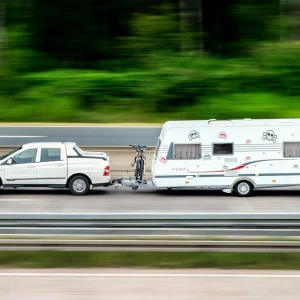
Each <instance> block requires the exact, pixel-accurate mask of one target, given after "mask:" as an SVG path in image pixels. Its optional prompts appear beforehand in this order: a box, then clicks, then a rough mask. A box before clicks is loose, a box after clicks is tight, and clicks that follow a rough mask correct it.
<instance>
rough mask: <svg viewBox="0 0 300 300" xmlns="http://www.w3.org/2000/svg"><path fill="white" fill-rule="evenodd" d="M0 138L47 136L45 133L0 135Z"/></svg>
mask: <svg viewBox="0 0 300 300" xmlns="http://www.w3.org/2000/svg"><path fill="white" fill-rule="evenodd" d="M0 137H1V138H40V137H48V136H46V135H0Z"/></svg>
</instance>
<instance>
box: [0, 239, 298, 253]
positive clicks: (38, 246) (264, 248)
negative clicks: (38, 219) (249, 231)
mask: <svg viewBox="0 0 300 300" xmlns="http://www.w3.org/2000/svg"><path fill="white" fill-rule="evenodd" d="M127 238H128V239H117V238H116V239H101V240H99V239H98V240H97V239H92V238H88V239H80V237H76V238H75V239H74V238H73V237H72V236H63V237H61V236H60V238H56V237H52V238H45V237H44V236H41V237H37V236H34V237H27V238H26V239H24V238H22V237H21V236H19V237H18V238H9V239H8V238H5V239H0V251H4V250H9V251H40V250H49V251H132V252H133V251H139V252H142V251H151V252H267V253H270V252H280V253H283V252H285V253H294V252H300V241H297V240H291V241H278V240H276V241H272V240H270V241H265V240H264V241H256V240H233V239H231V240H223V241H220V240H195V239H189V240H182V239H181V240H180V239H176V240H175V239H172V240H170V239H145V238H144V237H137V239H135V240H133V239H130V237H127Z"/></svg>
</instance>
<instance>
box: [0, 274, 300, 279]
mask: <svg viewBox="0 0 300 300" xmlns="http://www.w3.org/2000/svg"><path fill="white" fill-rule="evenodd" d="M0 276H10V277H12V276H31V277H38V276H43V277H66V276H67V277H207V278H209V277H212V278H220V277H221V278H300V274H299V275H297V274H282V275H280V274H273V275H272V274H168V273H164V274H159V273H158V274H155V273H154V274H147V273H144V274H142V273H141V274H138V273H137V274H136V273H132V274H131V273H124V274H105V273H0Z"/></svg>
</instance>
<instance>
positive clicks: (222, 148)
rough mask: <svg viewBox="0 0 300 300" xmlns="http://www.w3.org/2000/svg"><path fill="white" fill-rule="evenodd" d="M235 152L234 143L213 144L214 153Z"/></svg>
mask: <svg viewBox="0 0 300 300" xmlns="http://www.w3.org/2000/svg"><path fill="white" fill-rule="evenodd" d="M220 154H233V144H232V143H222V144H213V155H220Z"/></svg>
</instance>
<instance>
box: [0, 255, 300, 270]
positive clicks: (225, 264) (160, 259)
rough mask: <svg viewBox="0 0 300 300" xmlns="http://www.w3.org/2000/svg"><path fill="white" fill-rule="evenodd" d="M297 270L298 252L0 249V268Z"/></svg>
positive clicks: (299, 264)
mask: <svg viewBox="0 0 300 300" xmlns="http://www.w3.org/2000/svg"><path fill="white" fill-rule="evenodd" d="M92 267H97V268H121V267H130V268H165V269H176V268H178V269H179V268H180V269H184V268H219V269H269V270H271V269H282V270H298V269H300V253H230V252H229V253H219V252H215V253H211V252H190V253H178V252H168V253H166V252H164V253H161V252H85V251H81V252H80V251H78V252H77V251H74V252H73V251H60V252H59V251H0V268H92Z"/></svg>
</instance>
